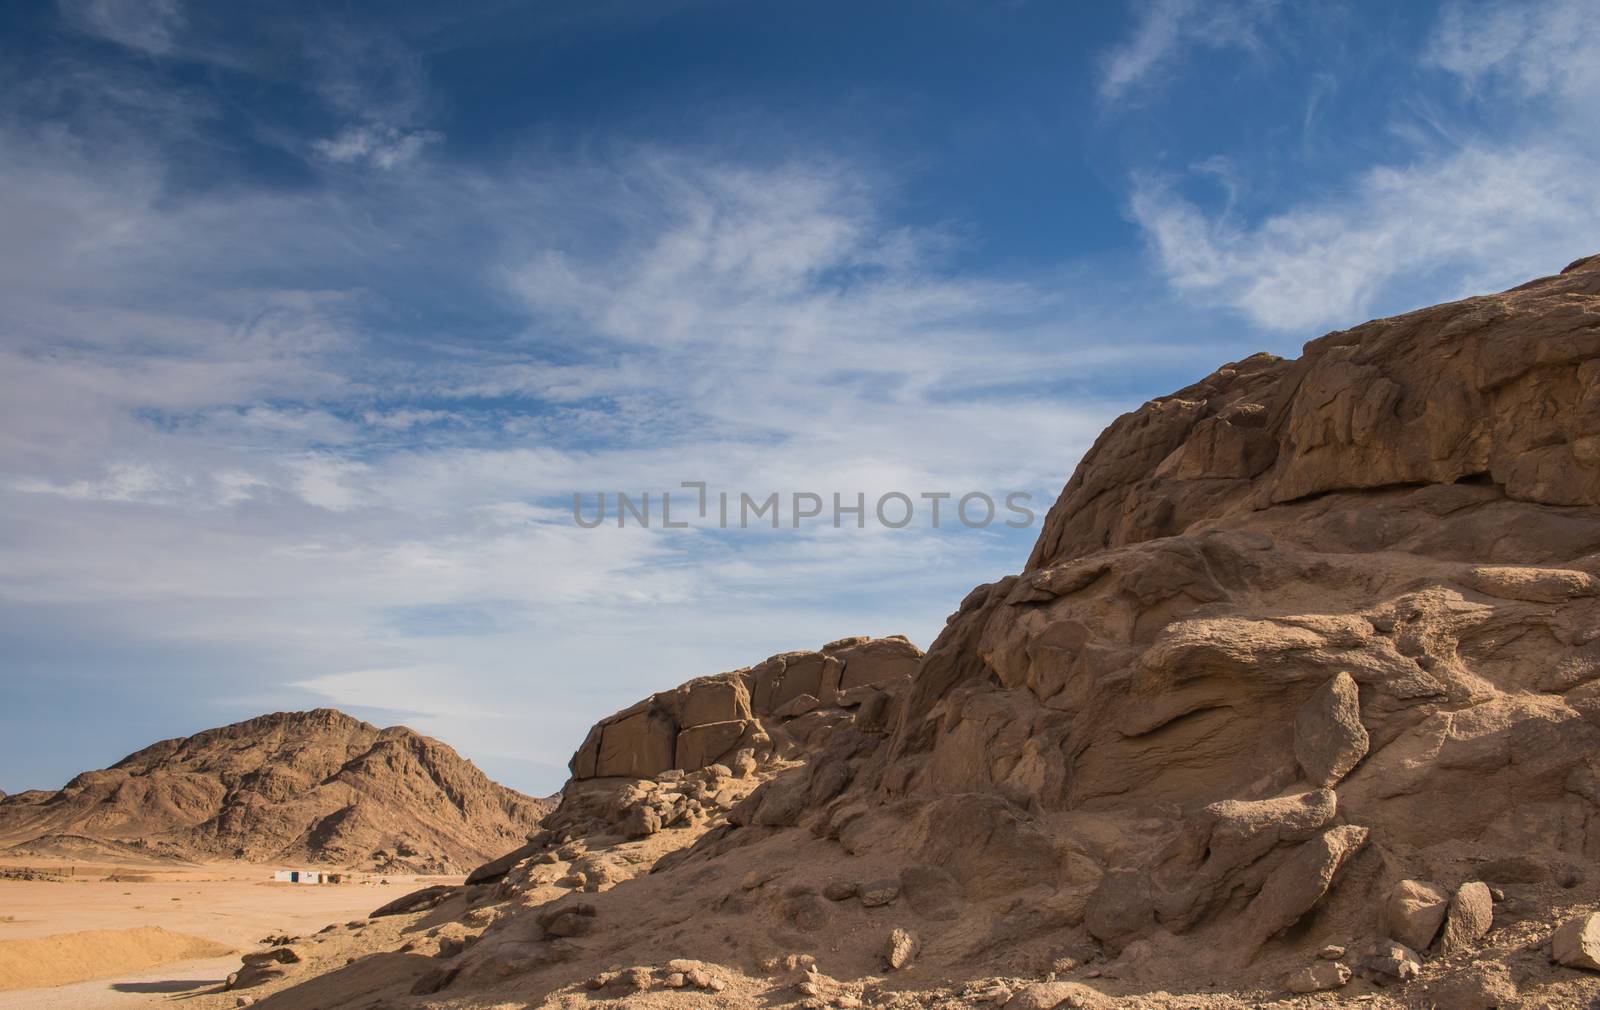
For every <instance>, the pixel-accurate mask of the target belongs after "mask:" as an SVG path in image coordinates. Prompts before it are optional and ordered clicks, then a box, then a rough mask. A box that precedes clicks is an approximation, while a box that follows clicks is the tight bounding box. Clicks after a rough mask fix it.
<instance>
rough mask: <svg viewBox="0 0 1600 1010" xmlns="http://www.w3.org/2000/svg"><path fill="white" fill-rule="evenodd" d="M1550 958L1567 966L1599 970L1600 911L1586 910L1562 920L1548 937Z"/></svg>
mask: <svg viewBox="0 0 1600 1010" xmlns="http://www.w3.org/2000/svg"><path fill="white" fill-rule="evenodd" d="M1550 959H1551V960H1552V961H1555V962H1556V963H1557V964H1563V965H1566V966H1567V967H1568V968H1582V969H1583V970H1585V971H1600V913H1595V912H1586V913H1584V914H1583V915H1575V916H1573V917H1572V918H1570V919H1568V920H1567V921H1566V922H1563V923H1562V924H1561V925H1560V927H1558V928H1557V929H1556V931H1555V935H1554V936H1552V937H1551V938H1550Z"/></svg>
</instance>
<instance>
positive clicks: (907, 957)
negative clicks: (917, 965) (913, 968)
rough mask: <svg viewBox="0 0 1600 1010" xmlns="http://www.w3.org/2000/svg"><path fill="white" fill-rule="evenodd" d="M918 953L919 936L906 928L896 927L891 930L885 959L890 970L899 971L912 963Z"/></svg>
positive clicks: (885, 948)
mask: <svg viewBox="0 0 1600 1010" xmlns="http://www.w3.org/2000/svg"><path fill="white" fill-rule="evenodd" d="M916 954H917V938H916V937H915V936H913V935H912V934H910V933H908V932H906V931H905V930H903V929H901V928H899V927H898V926H897V927H895V928H894V929H893V930H891V931H890V932H889V941H888V943H887V944H885V946H884V951H883V960H884V963H885V964H887V965H888V966H889V970H890V971H899V970H900V969H901V968H904V967H905V966H906V965H908V964H910V963H911V959H912V958H913V957H915V956H916Z"/></svg>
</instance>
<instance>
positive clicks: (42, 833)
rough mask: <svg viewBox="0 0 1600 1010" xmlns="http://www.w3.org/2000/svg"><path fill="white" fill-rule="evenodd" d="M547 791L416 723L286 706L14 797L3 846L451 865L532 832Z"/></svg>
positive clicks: (2, 820) (0, 836)
mask: <svg viewBox="0 0 1600 1010" xmlns="http://www.w3.org/2000/svg"><path fill="white" fill-rule="evenodd" d="M547 811H548V805H547V804H546V802H545V801H541V800H537V799H534V798H532V797H528V796H524V795H522V794H521V793H518V792H515V791H513V790H510V789H507V788H505V787H504V786H501V785H498V784H496V783H494V782H492V781H490V780H489V779H488V778H487V777H485V776H484V774H483V773H482V772H480V771H479V770H478V769H477V768H476V767H475V766H474V765H473V764H472V763H471V762H470V761H467V760H466V759H464V758H462V757H461V756H460V755H459V754H457V753H456V752H455V751H453V750H451V749H450V748H449V747H447V746H445V745H444V744H442V743H440V742H439V741H437V740H433V739H430V738H428V737H425V736H422V735H420V734H418V733H415V732H413V731H411V730H409V729H406V728H405V727H403V726H394V727H390V728H389V729H378V728H377V727H375V726H371V725H369V724H367V723H365V722H362V721H361V720H359V719H354V718H351V717H350V716H348V715H345V714H344V713H342V712H337V711H334V710H333V709H317V710H315V711H311V712H277V713H274V714H272V715H264V716H260V717H258V718H255V719H250V720H247V721H245V722H239V723H234V724H233V725H230V726H223V727H221V728H219V729H211V730H206V731H205V732H203V733H197V734H195V735H194V736H191V737H186V738H182V739H174V740H163V741H161V742H160V743H157V744H153V745H151V746H149V747H146V748H145V749H143V750H141V751H138V752H136V753H134V754H130V755H128V756H127V757H125V758H123V759H122V760H121V761H118V762H117V763H116V764H114V765H112V766H111V767H110V768H107V769H104V770H101V771H91V772H84V773H83V774H81V775H79V776H77V777H76V778H74V779H73V780H72V781H71V782H69V783H67V784H66V786H65V787H64V788H62V789H61V790H59V791H57V792H46V791H40V790H34V791H31V792H24V793H17V794H15V795H12V796H8V797H6V798H4V799H3V800H0V845H4V846H8V847H9V848H10V849H11V850H13V851H15V852H17V853H18V854H29V855H36V856H37V855H49V854H51V853H52V852H53V851H54V850H56V849H62V850H63V851H65V850H67V849H70V850H71V851H73V852H78V853H82V852H85V851H89V850H99V851H103V852H109V853H114V854H117V855H127V854H129V853H130V852H133V853H144V854H148V855H151V856H156V857H163V856H164V857H175V858H182V859H218V858H238V859H249V860H254V861H260V862H281V861H309V862H316V863H334V864H338V865H342V866H364V867H377V868H392V869H397V870H405V869H410V870H414V871H421V872H449V871H451V870H455V869H459V868H463V867H470V866H472V865H474V864H476V863H478V862H481V861H482V860H484V859H486V858H488V857H490V856H493V855H496V854H498V853H499V852H501V851H503V850H505V849H506V848H509V847H511V846H514V845H516V844H519V843H521V842H522V841H523V840H524V838H525V837H526V836H527V834H528V833H529V832H531V831H533V830H535V829H536V828H537V826H538V822H539V819H540V818H541V817H542V816H543V815H544V814H545V813H546V812H547Z"/></svg>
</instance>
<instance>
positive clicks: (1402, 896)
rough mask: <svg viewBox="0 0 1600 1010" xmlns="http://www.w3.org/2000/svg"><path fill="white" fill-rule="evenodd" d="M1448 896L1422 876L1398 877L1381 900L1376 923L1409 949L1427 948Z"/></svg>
mask: <svg viewBox="0 0 1600 1010" xmlns="http://www.w3.org/2000/svg"><path fill="white" fill-rule="evenodd" d="M1449 906H1450V899H1449V898H1447V897H1445V893H1444V892H1443V891H1441V890H1439V889H1438V888H1437V887H1435V886H1434V885H1432V884H1430V883H1427V882H1426V881H1422V880H1402V881H1400V883H1398V884H1396V885H1395V886H1394V887H1393V888H1392V889H1391V890H1390V891H1389V895H1388V897H1387V898H1385V899H1384V903H1383V914H1382V916H1381V917H1380V919H1379V923H1378V926H1379V928H1380V929H1381V930H1383V932H1385V933H1387V934H1388V935H1389V936H1392V937H1394V938H1395V939H1396V940H1399V941H1400V942H1401V943H1403V944H1405V945H1406V946H1407V947H1410V948H1411V949H1413V950H1427V949H1428V948H1429V947H1430V946H1432V945H1433V938H1434V937H1436V936H1438V935H1439V927H1440V926H1442V925H1444V915H1445V911H1446V910H1447V909H1448V908H1449Z"/></svg>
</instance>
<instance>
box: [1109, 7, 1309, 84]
mask: <svg viewBox="0 0 1600 1010" xmlns="http://www.w3.org/2000/svg"><path fill="white" fill-rule="evenodd" d="M1276 6H1277V3H1276V0H1218V2H1214V3H1206V2H1204V0H1144V2H1143V3H1141V4H1140V5H1139V6H1138V8H1137V11H1136V13H1135V16H1134V23H1133V31H1132V32H1131V33H1130V35H1129V36H1128V38H1127V40H1126V41H1124V42H1122V43H1120V44H1118V45H1117V46H1115V47H1113V48H1112V49H1111V50H1110V51H1109V52H1107V53H1106V54H1105V56H1104V57H1102V59H1101V64H1100V74H1099V81H1098V87H1099V94H1100V100H1101V102H1102V103H1104V104H1106V105H1113V104H1116V103H1119V102H1123V101H1126V100H1129V99H1132V98H1135V97H1137V96H1138V95H1139V94H1140V93H1141V92H1142V91H1145V90H1148V89H1152V88H1154V87H1156V86H1158V85H1159V84H1161V83H1164V82H1165V80H1166V79H1167V78H1168V77H1170V76H1171V75H1172V73H1173V71H1174V68H1175V67H1176V66H1177V65H1178V64H1180V63H1181V62H1182V61H1184V60H1185V59H1187V58H1188V57H1190V56H1191V55H1192V51H1193V50H1195V49H1200V50H1243V51H1245V52H1254V51H1258V50H1259V49H1260V48H1261V45H1262V42H1261V38H1260V28H1261V26H1262V24H1263V22H1264V21H1265V20H1266V19H1268V18H1269V17H1270V16H1271V15H1272V13H1273V11H1274V8H1275V7H1276Z"/></svg>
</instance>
